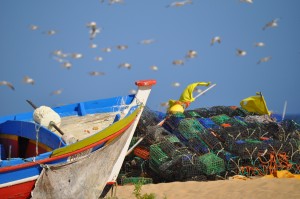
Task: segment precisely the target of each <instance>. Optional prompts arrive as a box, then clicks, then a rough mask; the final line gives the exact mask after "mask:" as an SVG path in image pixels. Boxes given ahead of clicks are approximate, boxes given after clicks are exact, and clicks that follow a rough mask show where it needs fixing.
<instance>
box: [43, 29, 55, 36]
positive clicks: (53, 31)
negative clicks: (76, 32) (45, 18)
mask: <svg viewBox="0 0 300 199" xmlns="http://www.w3.org/2000/svg"><path fill="white" fill-rule="evenodd" d="M45 33H46V34H47V35H50V36H51V35H55V34H56V33H57V32H56V30H48V31H47V32H45Z"/></svg>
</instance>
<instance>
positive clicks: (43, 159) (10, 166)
mask: <svg viewBox="0 0 300 199" xmlns="http://www.w3.org/2000/svg"><path fill="white" fill-rule="evenodd" d="M154 84H155V80H150V81H140V82H137V83H136V85H138V86H139V90H141V91H140V95H138V93H139V92H138V93H137V95H136V96H130V97H129V101H130V102H131V103H127V105H126V106H125V108H122V111H123V112H125V113H126V116H125V117H124V118H122V119H121V120H119V121H117V122H115V123H113V124H112V125H110V126H109V127H107V128H105V129H103V130H102V131H101V132H99V133H95V134H94V135H91V136H89V137H87V138H85V139H82V140H79V141H78V142H76V143H74V144H70V145H65V144H63V143H60V142H57V140H56V142H57V143H60V144H62V147H57V148H56V149H54V150H51V149H50V150H51V151H49V152H45V151H47V150H49V149H45V147H44V146H43V143H39V145H36V146H38V149H39V150H41V151H42V152H43V153H42V154H39V155H38V156H36V157H33V158H32V157H31V158H12V159H10V160H9V161H2V164H1V161H0V198H28V197H30V196H31V192H32V190H33V188H34V186H35V183H36V180H37V178H38V177H39V175H40V173H41V171H42V170H43V168H45V167H48V166H51V165H57V164H61V163H67V162H76V161H77V160H79V159H81V158H84V157H86V156H88V155H89V154H91V153H94V152H95V151H99V150H100V149H102V148H103V147H104V146H106V145H107V144H109V143H111V142H113V140H116V139H118V137H120V135H122V134H124V133H126V132H127V133H128V132H129V134H130V136H129V139H128V140H127V141H126V143H125V145H124V146H125V147H127V149H128V146H129V142H130V140H131V138H132V136H133V133H134V130H135V128H136V125H137V122H138V120H139V117H140V115H141V112H142V110H143V106H144V105H145V103H146V100H147V98H148V95H149V93H150V90H151V87H152V85H154ZM141 94H142V95H141ZM145 94H146V95H145ZM122 99H123V98H122ZM118 100H119V99H118ZM127 100H128V99H127ZM137 101H138V102H141V103H137ZM97 103H98V102H92V103H91V105H90V104H88V105H87V104H83V103H79V105H70V106H66V107H64V109H71V110H73V109H76V111H77V112H76V113H75V114H78V115H86V114H88V112H90V110H86V107H88V106H95V105H94V104H97ZM101 104H105V106H104V107H100V108H98V109H101V110H100V111H108V110H109V109H110V107H112V106H114V104H113V103H112V102H110V101H107V102H105V103H103V102H102V103H101ZM74 106H75V108H74ZM77 107H79V108H77ZM93 108H94V107H93ZM96 108H97V107H96ZM114 108H115V107H114ZM114 108H113V109H114ZM60 109H61V108H54V110H55V111H56V112H58V113H60V115H61V116H63V115H64V114H65V113H64V111H62V110H60ZM92 111H93V110H92ZM97 111H99V110H97ZM110 111H111V110H110ZM69 112H70V111H69ZM95 112H96V111H95ZM66 114H67V115H68V114H70V113H66ZM30 115H32V113H31V114H27V113H26V114H20V115H16V116H13V117H12V116H8V117H4V118H0V133H2V136H3V135H5V136H6V137H10V138H13V136H14V133H15V132H19V133H20V132H22V130H18V127H19V128H21V127H22V128H23V127H24V126H26V127H28V128H27V129H30V128H36V127H35V126H34V124H33V123H32V121H31V120H32V116H30ZM21 118H23V119H21ZM1 121H2V123H1ZM3 132H4V133H3ZM50 133H52V132H51V131H49V130H48V129H46V128H43V127H40V129H39V134H40V136H41V137H43V136H42V135H44V137H47V135H48V134H50ZM15 134H16V133H15ZM17 134H18V133H17ZM52 134H53V133H52ZM19 136H21V135H19ZM22 136H23V135H22ZM55 139H58V141H59V139H60V138H55ZM2 141H3V139H2ZM10 141H12V143H13V142H14V139H10ZM18 143H19V142H17V143H15V145H16V144H18ZM0 145H1V142H0ZM40 145H41V146H40ZM26 146H30V143H29V144H28V145H26ZM34 146H35V145H34V144H31V148H33V147H34ZM42 149H44V150H45V151H43V150H42ZM127 149H123V151H125V152H126V150H127ZM44 152H45V153H44ZM10 155H11V154H10ZM124 158H125V154H124V152H122V155H121V157H118V161H117V163H116V164H117V166H115V167H114V168H113V170H112V171H111V173H112V174H111V177H109V178H108V181H107V182H111V181H114V180H116V173H118V172H119V170H120V168H121V164H122V162H123V160H124ZM3 162H4V163H3Z"/></svg>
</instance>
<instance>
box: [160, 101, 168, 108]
mask: <svg viewBox="0 0 300 199" xmlns="http://www.w3.org/2000/svg"><path fill="white" fill-rule="evenodd" d="M160 106H162V107H168V106H169V102H162V103H160Z"/></svg>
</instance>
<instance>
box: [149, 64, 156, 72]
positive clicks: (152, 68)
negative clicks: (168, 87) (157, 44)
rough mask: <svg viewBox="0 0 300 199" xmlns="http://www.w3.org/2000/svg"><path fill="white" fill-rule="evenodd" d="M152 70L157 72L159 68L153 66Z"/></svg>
mask: <svg viewBox="0 0 300 199" xmlns="http://www.w3.org/2000/svg"><path fill="white" fill-rule="evenodd" d="M150 69H151V70H154V71H157V70H158V67H157V66H155V65H153V66H150Z"/></svg>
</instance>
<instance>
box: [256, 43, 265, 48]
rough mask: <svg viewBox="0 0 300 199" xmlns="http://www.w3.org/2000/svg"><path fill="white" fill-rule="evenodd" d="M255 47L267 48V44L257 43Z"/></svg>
mask: <svg viewBox="0 0 300 199" xmlns="http://www.w3.org/2000/svg"><path fill="white" fill-rule="evenodd" d="M254 46H255V47H264V46H265V43H264V42H256V43H255V44H254Z"/></svg>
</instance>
